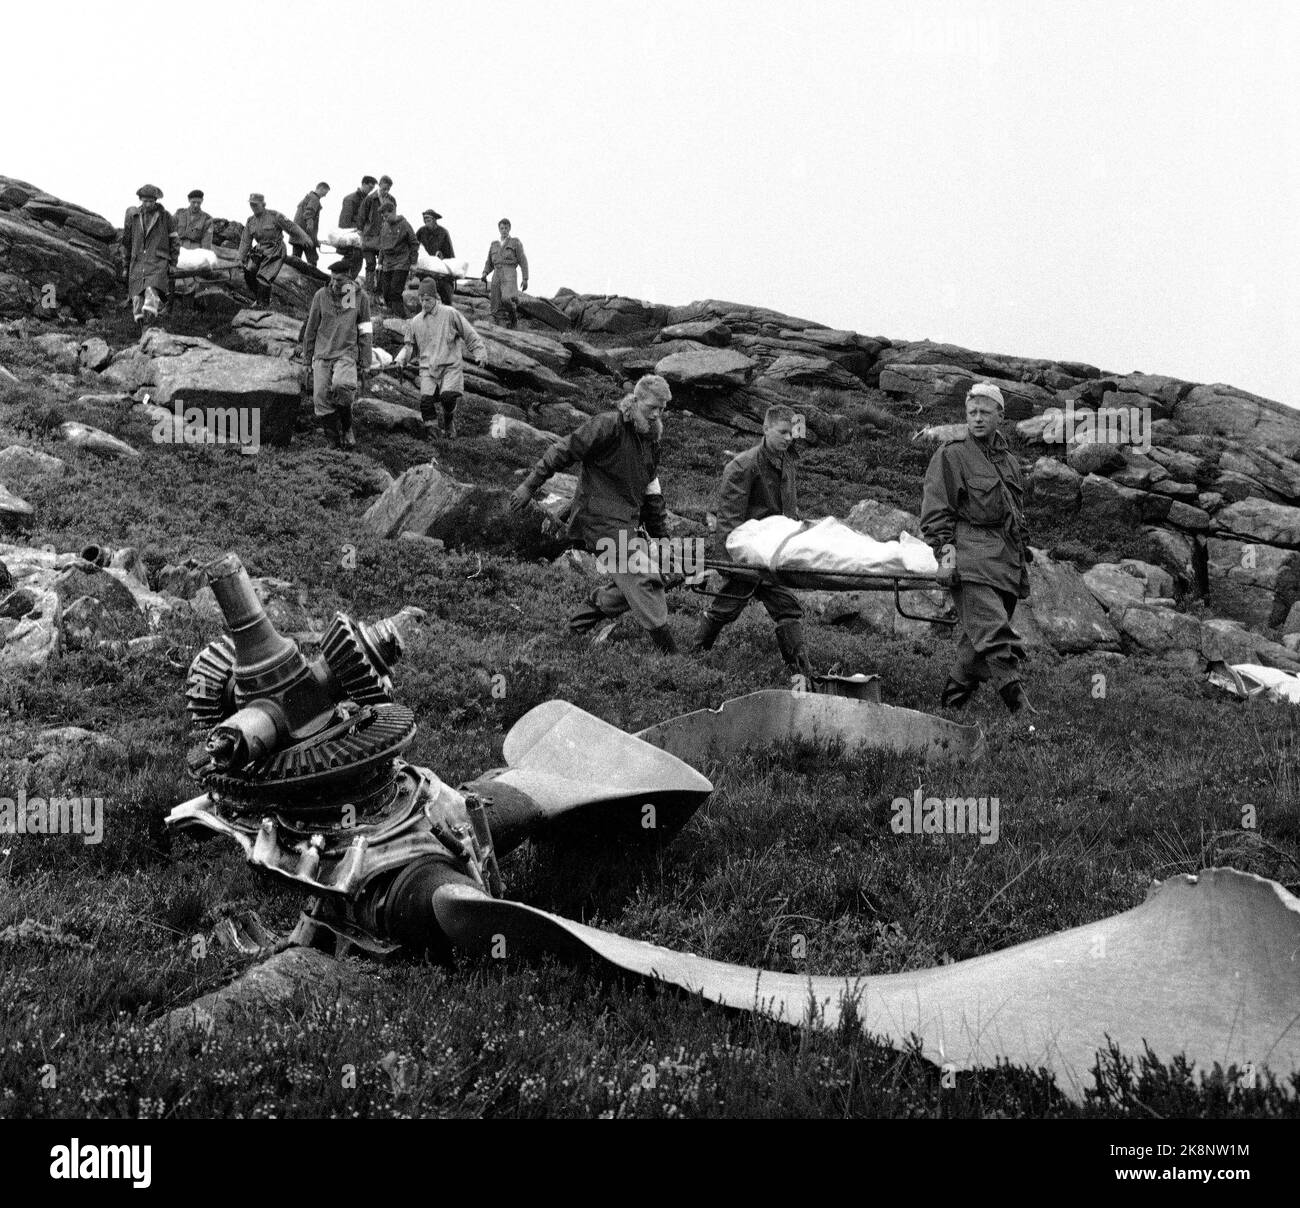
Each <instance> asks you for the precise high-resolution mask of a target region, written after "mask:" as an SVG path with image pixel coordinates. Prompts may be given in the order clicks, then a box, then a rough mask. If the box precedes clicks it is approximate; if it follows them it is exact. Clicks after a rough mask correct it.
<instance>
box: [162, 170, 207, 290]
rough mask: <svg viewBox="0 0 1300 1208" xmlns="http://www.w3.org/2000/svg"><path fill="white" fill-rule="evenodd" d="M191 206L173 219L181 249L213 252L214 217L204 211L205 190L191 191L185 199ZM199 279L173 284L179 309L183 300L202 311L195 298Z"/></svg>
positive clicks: (179, 211)
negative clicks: (199, 249)
mask: <svg viewBox="0 0 1300 1208" xmlns="http://www.w3.org/2000/svg"><path fill="white" fill-rule="evenodd" d="M185 200H186V201H187V202H189V204H188V205H187V206H185V207H184V208H183V209H179V210H177V211H176V213H175V214H173V215H172V217H173V218H174V219H175V221H176V237H177V238H178V239H179V240H180V241H181V249H182V250H184V249H186V248H202V249H204V250H205V251H211V250H212V215H211V214H208V213H205V212H204V209H203V190H202V189H191V190H190V194H189V196H188V197H187V198H186V199H185ZM198 288H199V282H198V278H197V277H179V278H177V279H176V280H175V281H173V282H172V292H173V295H174V298H175V303H176V306H177V308H178V309H179V307H180V306H181V304H182V300H184V301H185V302H188V303H191V304H192V305H193V308H194V309H195V310H202V309H203V307H202V305H201V303H200V302H199V301H198V299H196V298H195V297H194V294H195V293H196V292H197V291H198Z"/></svg>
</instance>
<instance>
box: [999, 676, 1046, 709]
mask: <svg viewBox="0 0 1300 1208" xmlns="http://www.w3.org/2000/svg"><path fill="white" fill-rule="evenodd" d="M998 695H999V696H1000V697H1001V698H1002V703H1003V704H1004V705H1006V707H1007V711H1008V712H1010V713H1019V712H1020V710H1021V709H1023V710H1024V711H1025V712H1026V713H1035V714H1036V713H1037V712H1038V710H1037V709H1035V708H1034V706H1033V705H1031V704H1030V703H1029V697H1027V696H1026V695H1025V689H1024V685H1022V684H1021V682H1020V681H1019V680H1012V681H1011V682H1010V683H1009V684H1003V685H1002V687H1001V688H999V689H998Z"/></svg>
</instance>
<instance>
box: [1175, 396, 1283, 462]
mask: <svg viewBox="0 0 1300 1208" xmlns="http://www.w3.org/2000/svg"><path fill="white" fill-rule="evenodd" d="M1173 418H1174V420H1175V421H1176V422H1177V423H1178V425H1179V427H1181V428H1182V429H1183V430H1184V431H1185V432H1189V433H1205V434H1212V435H1218V436H1230V437H1233V438H1234V439H1235V440H1238V441H1240V442H1241V443H1242V444H1246V445H1252V446H1258V447H1263V448H1268V449H1272V450H1274V451H1275V452H1278V453H1281V454H1282V455H1283V456H1285V457H1288V458H1296V457H1300V411H1298V410H1296V409H1294V408H1292V407H1287V406H1285V405H1284V404H1283V403H1278V402H1274V401H1273V400H1272V399H1266V398H1262V397H1260V396H1259V395H1257V394H1250V393H1248V392H1247V391H1245V390H1238V389H1237V388H1236V387H1235V386H1225V385H1223V384H1221V383H1215V384H1213V385H1209V386H1196V387H1195V388H1193V389H1192V390H1190V391H1189V392H1188V393H1187V395H1186V396H1185V397H1184V398H1182V399H1181V400H1179V402H1178V403H1177V405H1176V406H1175V407H1174V415H1173Z"/></svg>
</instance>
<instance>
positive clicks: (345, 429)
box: [338, 404, 357, 449]
mask: <svg viewBox="0 0 1300 1208" xmlns="http://www.w3.org/2000/svg"><path fill="white" fill-rule="evenodd" d="M338 415H339V432H340V433H341V435H342V438H343V439H342V444H343V445H344V446H346V447H347V448H349V449H350V448H351V447H352V446H353V445H355V444H356V443H357V437H356V433H355V432H353V431H352V407H351V405H350V404H349V405H348V406H346V407H340V408H339V412H338Z"/></svg>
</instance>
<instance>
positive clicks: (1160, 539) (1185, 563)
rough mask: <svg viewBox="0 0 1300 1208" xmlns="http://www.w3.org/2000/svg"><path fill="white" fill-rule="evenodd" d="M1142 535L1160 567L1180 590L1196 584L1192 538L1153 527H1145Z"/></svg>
mask: <svg viewBox="0 0 1300 1208" xmlns="http://www.w3.org/2000/svg"><path fill="white" fill-rule="evenodd" d="M1142 533H1143V535H1144V536H1145V537H1146V538H1147V539H1148V540H1149V541H1150V542H1151V544H1152V546H1153V547H1154V549H1155V555H1156V557H1157V558H1159V560H1160V565H1161V566H1163V567H1164V569H1165V570H1167V571H1168V572H1169V573H1170V575H1171V576H1172V577H1173V578H1174V580H1175V582H1176V583H1177V585H1178V586H1179V588H1180V589H1182V588H1186V587H1189V586H1191V585H1192V584H1193V583H1195V582H1196V553H1195V551H1196V541H1195V539H1194V538H1192V537H1188V536H1186V535H1185V534H1183V533H1175V532H1171V531H1170V530H1169V529H1166V528H1158V527H1156V526H1155V525H1145V526H1144V527H1143V529H1142Z"/></svg>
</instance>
